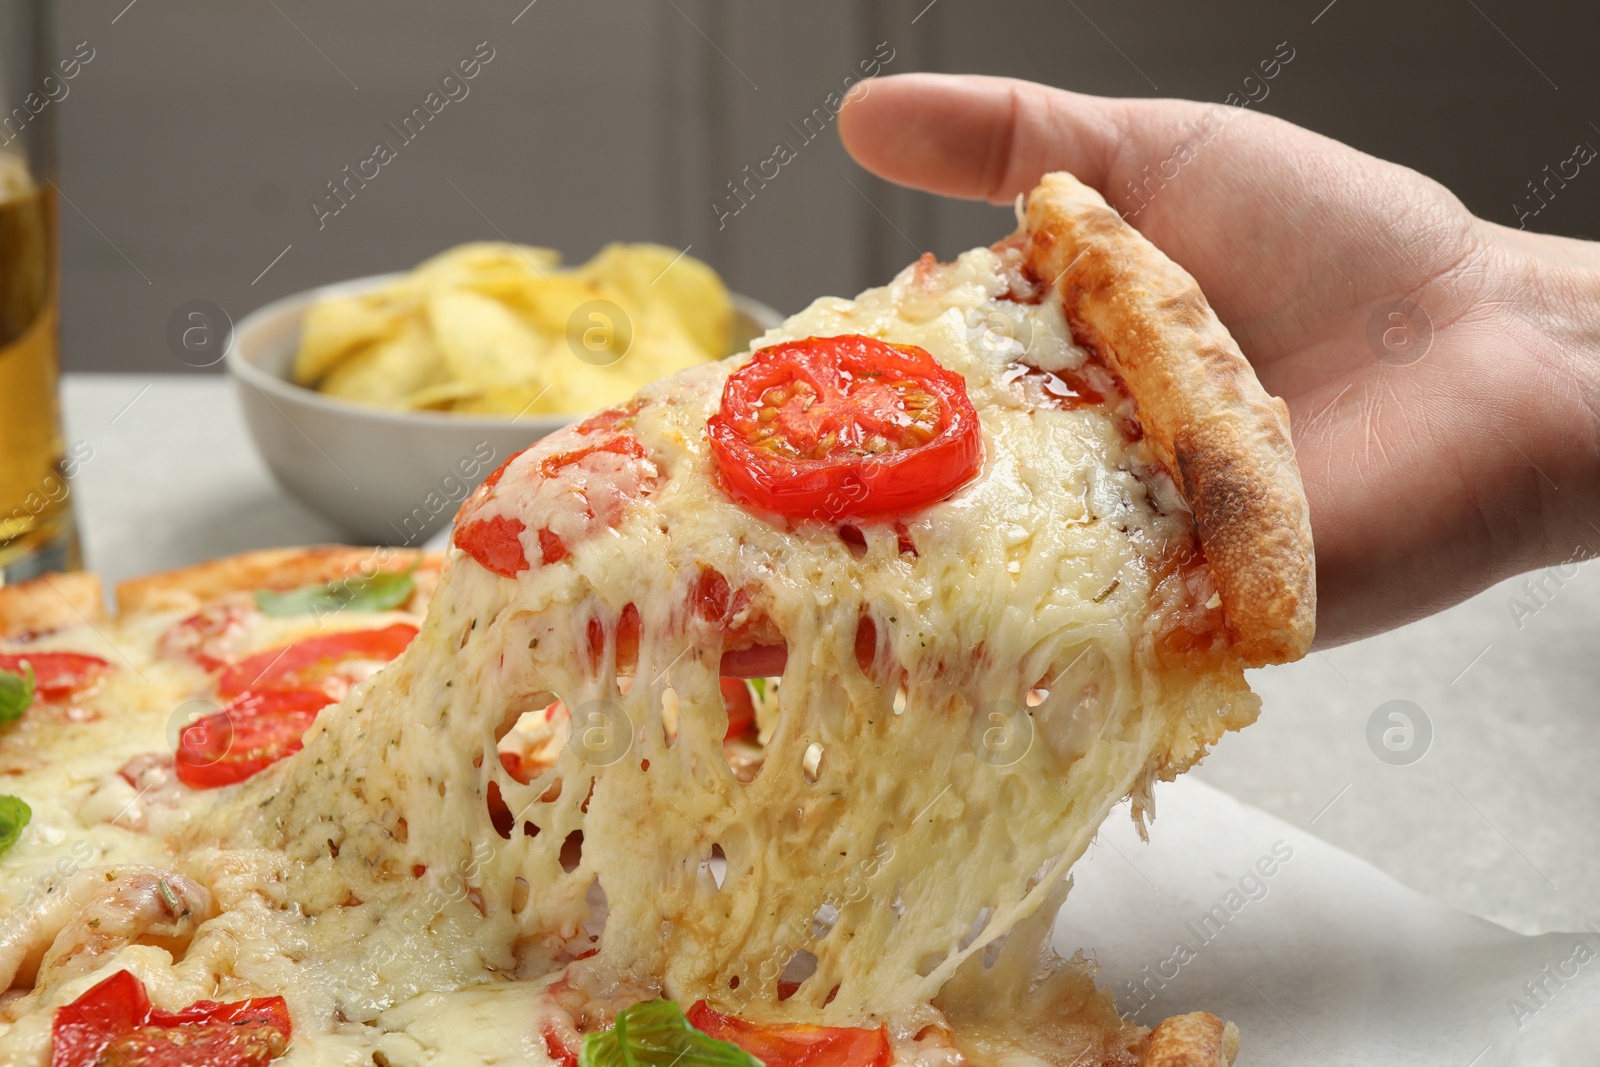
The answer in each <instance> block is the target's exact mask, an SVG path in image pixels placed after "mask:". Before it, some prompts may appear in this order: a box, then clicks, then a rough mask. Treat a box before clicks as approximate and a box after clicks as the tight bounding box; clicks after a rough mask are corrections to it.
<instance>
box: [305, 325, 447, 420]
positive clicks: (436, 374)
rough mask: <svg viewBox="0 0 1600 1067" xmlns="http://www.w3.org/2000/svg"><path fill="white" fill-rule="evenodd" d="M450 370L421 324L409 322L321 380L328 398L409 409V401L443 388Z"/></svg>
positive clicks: (361, 351) (347, 359)
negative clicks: (415, 395)
mask: <svg viewBox="0 0 1600 1067" xmlns="http://www.w3.org/2000/svg"><path fill="white" fill-rule="evenodd" d="M449 378H450V368H449V366H447V365H446V363H445V361H444V357H443V355H442V354H441V353H440V352H439V349H438V347H437V346H436V345H435V344H434V343H433V336H432V335H431V334H430V333H429V332H428V329H427V326H426V325H424V324H423V323H422V322H420V321H417V322H412V323H410V324H408V325H407V327H406V328H405V329H404V330H403V331H402V332H401V333H400V335H399V336H398V337H394V338H392V339H390V340H387V341H380V342H378V343H377V344H375V345H370V346H368V347H367V348H364V349H362V350H360V351H358V352H356V353H355V354H354V355H351V356H349V357H347V358H346V359H344V360H343V361H342V362H340V364H339V365H338V366H336V367H335V368H334V369H333V370H332V371H331V372H330V373H329V374H328V376H327V378H326V379H324V380H323V383H322V391H323V392H324V393H326V394H328V395H329V396H337V397H343V398H344V399H347V400H360V401H364V402H365V403H368V404H376V405H379V406H380V407H393V408H406V407H410V406H412V405H411V404H410V403H409V401H408V399H407V398H408V397H410V396H411V395H412V394H413V393H416V392H417V391H418V390H420V389H425V388H427V387H429V386H436V385H440V384H443V383H444V382H446V381H448V380H449Z"/></svg>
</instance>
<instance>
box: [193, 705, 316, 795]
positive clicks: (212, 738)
mask: <svg viewBox="0 0 1600 1067" xmlns="http://www.w3.org/2000/svg"><path fill="white" fill-rule="evenodd" d="M331 703H333V698H332V697H330V696H329V695H328V694H327V693H324V692H323V691H322V690H320V689H267V690H262V691H259V692H257V691H253V690H247V691H245V692H243V693H240V694H239V695H238V696H237V697H235V698H234V699H233V700H232V701H230V702H229V703H228V704H226V705H225V706H224V707H223V708H222V709H221V710H219V711H214V712H212V713H211V714H210V715H207V716H205V717H204V718H200V719H196V720H195V721H194V722H192V723H190V724H189V725H188V726H185V727H184V728H183V729H182V730H181V731H180V732H179V734H178V751H177V753H176V754H175V756H174V759H173V763H174V766H175V768H176V770H177V774H178V781H180V782H182V783H183V784H184V785H187V786H189V787H191V788H193V789H215V788H217V787H218V786H224V785H233V784H234V783H235V782H242V781H244V780H245V779H247V778H252V777H254V776H255V775H257V774H260V773H261V772H262V771H264V770H265V769H267V768H268V767H270V766H272V765H273V764H274V763H276V762H278V761H279V760H281V759H283V758H284V757H285V756H289V755H293V754H294V753H296V752H298V751H300V748H301V738H302V737H304V736H305V732H306V731H307V730H309V729H311V724H312V723H314V722H316V721H317V712H318V711H320V710H322V709H323V708H325V707H327V706H328V705H329V704H331Z"/></svg>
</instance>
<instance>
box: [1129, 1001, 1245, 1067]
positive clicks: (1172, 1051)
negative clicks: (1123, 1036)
mask: <svg viewBox="0 0 1600 1067" xmlns="http://www.w3.org/2000/svg"><path fill="white" fill-rule="evenodd" d="M1238 1054H1239V1028H1238V1027H1237V1026H1234V1025H1233V1024H1232V1023H1225V1022H1223V1021H1222V1020H1221V1019H1219V1018H1217V1017H1216V1016H1215V1015H1212V1014H1211V1013H1210V1012H1208V1011H1192V1012H1190V1013H1189V1014H1187V1015H1173V1016H1170V1017H1169V1018H1166V1019H1163V1020H1162V1021H1161V1022H1160V1023H1159V1024H1157V1026H1156V1028H1155V1029H1154V1030H1152V1031H1150V1037H1149V1039H1148V1040H1147V1041H1146V1042H1145V1047H1144V1054H1143V1055H1142V1056H1141V1057H1140V1059H1139V1064H1140V1067H1228V1065H1229V1064H1231V1063H1233V1060H1234V1057H1235V1056H1237V1055H1238Z"/></svg>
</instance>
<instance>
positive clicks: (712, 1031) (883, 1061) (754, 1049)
mask: <svg viewBox="0 0 1600 1067" xmlns="http://www.w3.org/2000/svg"><path fill="white" fill-rule="evenodd" d="M686 1018H688V1020H689V1025H691V1026H693V1027H694V1028H695V1029H696V1030H699V1031H700V1032H701V1033H703V1034H705V1035H707V1036H708V1037H714V1038H716V1039H717V1040H718V1041H730V1042H732V1043H733V1044H735V1045H738V1046H739V1047H740V1048H742V1049H744V1050H745V1051H746V1052H748V1053H750V1055H752V1056H754V1057H755V1058H756V1059H758V1060H760V1061H761V1062H762V1063H764V1064H766V1065H767V1067H889V1062H890V1055H891V1054H890V1051H889V1028H888V1027H887V1026H880V1027H878V1029H876V1030H866V1029H862V1028H860V1027H854V1026H810V1025H807V1024H805V1023H785V1024H782V1025H778V1026H758V1025H756V1024H755V1023H747V1022H745V1021H744V1020H743V1019H740V1018H738V1017H737V1016H733V1015H723V1014H722V1013H721V1012H718V1011H713V1010H712V1009H711V1008H710V1007H708V1006H707V1005H706V1002H705V1001H703V1000H700V1001H696V1002H695V1004H694V1006H693V1007H691V1008H690V1009H689V1011H688V1014H687V1016H686Z"/></svg>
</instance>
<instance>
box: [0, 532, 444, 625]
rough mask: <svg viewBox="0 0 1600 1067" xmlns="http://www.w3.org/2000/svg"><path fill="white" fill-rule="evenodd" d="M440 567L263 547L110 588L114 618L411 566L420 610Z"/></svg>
mask: <svg viewBox="0 0 1600 1067" xmlns="http://www.w3.org/2000/svg"><path fill="white" fill-rule="evenodd" d="M443 564H444V557H443V556H442V555H440V554H438V553H433V552H422V551H419V550H417V549H411V548H357V547H353V546H350V545H309V546H306V547H303V548H265V549H260V550H258V551H255V552H241V553H240V554H238V555H236V556H224V557H222V558H221V559H213V560H207V561H206V562H204V563H197V564H195V565H194V566H192V567H180V568H178V569H177V570H170V571H162V572H160V573H158V574H150V575H145V576H144V577H141V578H130V579H128V580H127V581H125V582H120V583H118V584H117V589H116V599H117V614H118V615H127V614H130V613H148V612H156V611H193V610H195V609H197V608H199V607H201V606H203V605H204V604H206V603H209V602H210V601H213V600H217V599H219V598H220V597H223V596H226V595H228V594H229V593H239V592H249V591H252V590H256V589H277V590H283V589H297V588H299V587H300V586H303V585H315V584H317V583H319V582H331V581H335V580H337V579H339V578H354V577H357V576H359V575H362V574H368V575H370V574H375V573H377V572H379V571H396V570H405V569H406V568H408V567H415V568H416V571H415V572H414V574H413V578H414V579H415V580H416V585H417V588H416V591H415V592H414V593H412V595H411V600H410V601H408V602H407V604H406V610H408V611H420V610H421V609H422V608H421V606H422V605H424V604H426V602H427V598H428V595H429V594H430V593H431V592H432V591H433V589H434V587H435V586H436V585H437V584H438V581H439V569H440V567H441V566H443ZM0 592H3V590H0Z"/></svg>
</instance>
